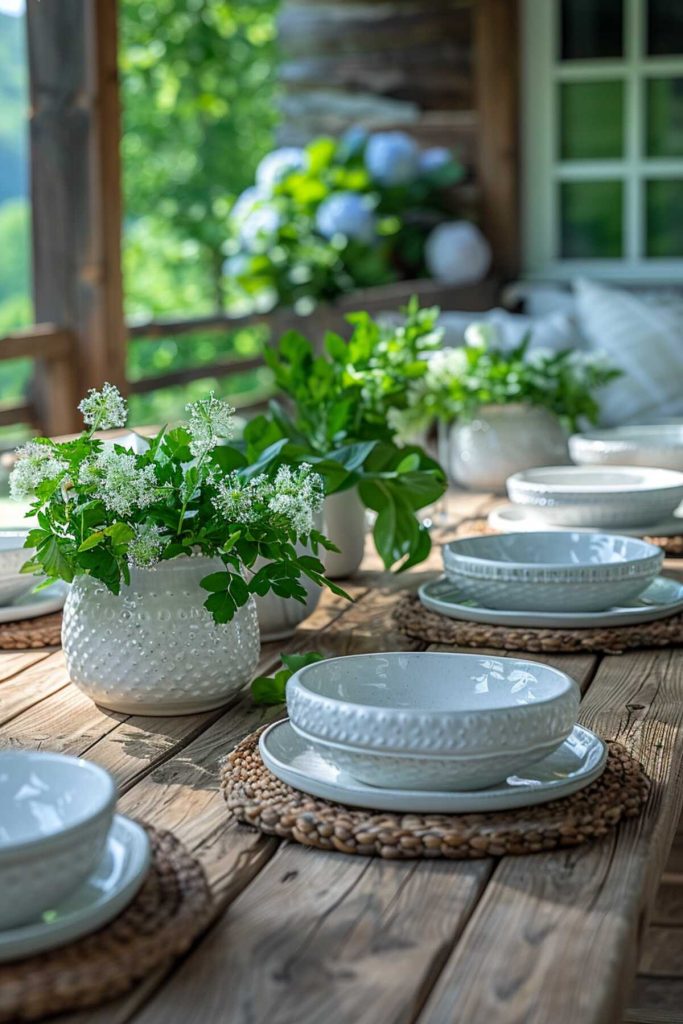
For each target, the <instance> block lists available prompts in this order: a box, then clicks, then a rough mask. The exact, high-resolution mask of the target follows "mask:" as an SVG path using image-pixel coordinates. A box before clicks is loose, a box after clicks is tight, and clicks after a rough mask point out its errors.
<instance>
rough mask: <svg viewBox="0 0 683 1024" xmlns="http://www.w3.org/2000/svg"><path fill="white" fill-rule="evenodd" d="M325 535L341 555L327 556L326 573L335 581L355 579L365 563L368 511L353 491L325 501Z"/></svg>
mask: <svg viewBox="0 0 683 1024" xmlns="http://www.w3.org/2000/svg"><path fill="white" fill-rule="evenodd" d="M324 517H325V534H326V536H327V537H328V538H329V539H330V540H331V541H332V543H333V544H336V546H337V547H338V548H339V551H340V553H339V554H336V553H335V552H334V551H327V552H325V558H324V561H325V571H326V573H327V575H328V576H329V577H330V579H332V580H339V579H345V578H346V577H347V576H352V575H353V574H354V572H356V570H357V569H358V567H359V566H360V564H361V562H362V561H363V553H364V551H365V537H366V534H367V530H368V524H367V518H366V515H365V507H364V505H363V503H362V502H361V500H360V498H359V497H358V491H357V490H356V488H355V487H352V488H351V489H350V490H348V491H340V492H339V494H331V495H330V496H329V497H328V498H325V508H324Z"/></svg>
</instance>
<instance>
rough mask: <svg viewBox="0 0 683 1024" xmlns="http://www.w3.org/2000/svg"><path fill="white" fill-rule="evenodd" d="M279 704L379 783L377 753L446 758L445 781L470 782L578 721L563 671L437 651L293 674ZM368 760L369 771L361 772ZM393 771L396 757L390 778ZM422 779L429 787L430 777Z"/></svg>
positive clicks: (312, 736)
mask: <svg viewBox="0 0 683 1024" xmlns="http://www.w3.org/2000/svg"><path fill="white" fill-rule="evenodd" d="M287 707H288V710H289V715H290V720H291V722H292V725H293V726H294V727H295V728H296V729H297V730H299V731H300V732H301V733H304V734H305V735H306V736H307V738H308V739H309V741H313V742H318V741H320V742H322V743H324V744H337V745H339V746H341V747H343V748H345V749H346V750H347V752H348V754H349V755H350V756H351V757H352V758H353V757H355V764H356V768H355V769H353V774H355V776H356V777H357V778H361V777H362V778H363V779H364V781H366V782H367V781H370V782H373V784H376V785H382V784H383V782H382V781H380V779H386V778H387V776H386V774H385V773H384V771H383V764H381V763H379V761H378V757H379V759H380V760H381V758H382V757H383V756H386V755H400V757H401V758H406V757H408V758H409V759H413V760H415V759H416V758H417V759H419V760H421V761H425V760H426V761H427V762H428V761H429V760H430V759H432V758H437V759H443V758H448V759H450V760H451V762H452V763H451V764H450V766H449V772H450V774H449V779H448V786H447V787H446V788H458V789H475V788H480V787H483V786H488V785H492V784H493V783H494V782H496V781H500V780H501V779H503V778H505V777H506V775H509V774H510V773H511V772H514V771H518V770H520V769H521V768H523V767H524V766H526V765H528V764H532V763H533V762H534V761H535V760H538V759H539V758H540V757H543V756H544V755H545V754H546V753H548V752H549V751H550V750H552V749H554V748H555V747H557V746H559V744H560V743H562V742H563V740H564V739H565V738H566V737H567V736H568V735H569V733H570V732H571V729H572V727H573V726H574V723H575V722H576V717H577V712H578V707H579V690H578V687H577V685H576V683H575V682H574V681H573V680H572V679H570V677H569V676H567V675H565V674H564V673H563V672H559V671H557V670H556V669H553V668H551V667H550V666H548V665H540V664H538V663H537V662H530V661H522V660H517V659H512V658H509V659H508V658H506V659H504V660H502V659H492V658H488V657H484V656H480V655H477V654H441V653H437V652H408V653H403V652H397V653H387V654H359V655H352V656H350V657H346V658H330V659H329V660H327V661H321V662H317V663H316V664H314V665H308V666H307V667H306V668H303V669H301V670H300V671H299V672H296V673H295V674H294V675H293V676H292V677H291V678H290V680H289V681H288V683H287ZM361 753H362V755H363V758H364V761H363V765H361V764H360V760H359V755H360V754H361ZM368 755H373V756H372V757H371V758H368ZM374 755H378V756H374ZM347 760H348V758H347ZM370 760H372V766H371V768H370V772H371V774H372V777H371V776H370V775H369V774H367V772H366V771H365V769H366V768H367V766H368V765H369V764H370ZM359 767H360V771H362V772H363V775H362V776H361V775H359V774H358V769H359ZM405 767H406V768H408V767H410V769H411V770H412V769H413V768H414V767H415V765H414V764H413V765H411V766H408V765H406V766H405ZM428 768H429V765H428V764H425V765H424V769H425V770H427V769H428ZM349 770H352V769H351V768H349ZM397 770H398V765H397V764H394V765H393V766H392V769H391V773H390V774H391V775H392V777H393V778H394V779H396V778H397V775H396V771H397ZM440 770H443V768H441V769H440ZM404 785H406V784H405V783H404ZM429 785H430V786H431V787H432V788H435V787H434V781H433V779H430V781H429ZM424 786H425V780H424V777H423V779H422V782H421V783H420V784H418V782H417V778H416V777H414V778H413V788H420V787H421V788H424Z"/></svg>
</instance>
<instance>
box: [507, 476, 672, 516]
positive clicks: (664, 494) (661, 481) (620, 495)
mask: <svg viewBox="0 0 683 1024" xmlns="http://www.w3.org/2000/svg"><path fill="white" fill-rule="evenodd" d="M507 489H508V494H509V496H510V499H511V501H513V502H514V503H515V504H516V505H522V506H524V507H525V508H528V509H530V510H533V513H534V515H536V516H538V518H539V519H541V520H542V521H544V522H547V523H550V524H555V523H559V524H561V525H562V526H591V527H593V528H596V529H602V528H607V529H611V528H615V529H618V528H619V527H620V526H624V527H627V526H628V527H632V526H647V525H648V524H650V523H655V522H658V521H660V520H663V519H667V518H668V517H669V516H671V515H672V514H673V513H674V511H675V510H676V508H677V507H678V505H680V503H681V501H683V473H676V472H674V470H671V469H649V468H646V467H643V466H609V467H604V466H545V467H543V468H542V469H527V470H524V471H523V472H521V473H515V474H513V476H511V477H508V481H507Z"/></svg>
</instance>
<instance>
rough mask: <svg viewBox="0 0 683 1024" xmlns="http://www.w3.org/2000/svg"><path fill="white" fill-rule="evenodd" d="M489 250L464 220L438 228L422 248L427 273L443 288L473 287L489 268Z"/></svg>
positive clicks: (480, 237) (473, 227) (470, 224)
mask: <svg viewBox="0 0 683 1024" xmlns="http://www.w3.org/2000/svg"><path fill="white" fill-rule="evenodd" d="M491 258H492V254H491V246H490V245H489V243H488V242H487V240H486V239H485V238H484V236H483V234H482V233H481V231H480V230H479V228H478V227H477V226H476V224H472V223H471V222H470V221H467V220H456V221H446V222H445V223H443V224H437V226H436V227H435V228H434V229H433V230H432V232H431V234H430V235H429V237H428V239H427V242H426V244H425V261H426V263H427V270H428V271H429V274H430V276H431V277H433V278H434V279H435V280H436V281H443V282H444V284H453V285H465V284H476V283H477V282H478V281H481V280H483V278H485V277H486V274H487V273H488V270H489V267H490V266H491Z"/></svg>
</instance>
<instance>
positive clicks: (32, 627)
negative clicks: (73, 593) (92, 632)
mask: <svg viewBox="0 0 683 1024" xmlns="http://www.w3.org/2000/svg"><path fill="white" fill-rule="evenodd" d="M61 642H62V613H61V612H54V614H53V615H39V616H37V618H35V619H23V620H22V621H21V622H3V623H0V651H35V650H37V649H38V648H39V647H59V645H60V644H61Z"/></svg>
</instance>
